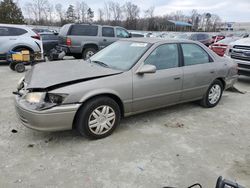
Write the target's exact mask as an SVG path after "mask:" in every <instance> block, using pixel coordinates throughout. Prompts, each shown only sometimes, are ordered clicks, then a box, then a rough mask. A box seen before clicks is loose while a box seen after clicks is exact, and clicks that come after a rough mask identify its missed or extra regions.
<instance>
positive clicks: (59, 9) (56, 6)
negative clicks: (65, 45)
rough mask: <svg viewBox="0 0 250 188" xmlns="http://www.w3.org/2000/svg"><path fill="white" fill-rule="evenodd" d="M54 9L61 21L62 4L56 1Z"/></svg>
mask: <svg viewBox="0 0 250 188" xmlns="http://www.w3.org/2000/svg"><path fill="white" fill-rule="evenodd" d="M55 10H56V13H57V15H58V17H59V19H60V22H61V23H62V21H63V9H62V4H60V3H58V4H56V5H55Z"/></svg>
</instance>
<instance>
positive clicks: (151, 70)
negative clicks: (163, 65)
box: [137, 65, 156, 74]
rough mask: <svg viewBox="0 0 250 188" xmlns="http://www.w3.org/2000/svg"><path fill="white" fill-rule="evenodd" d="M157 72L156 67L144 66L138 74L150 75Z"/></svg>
mask: <svg viewBox="0 0 250 188" xmlns="http://www.w3.org/2000/svg"><path fill="white" fill-rule="evenodd" d="M155 72H156V67H155V66H154V65H143V66H142V67H141V68H140V70H139V71H138V72H137V73H138V74H149V73H155Z"/></svg>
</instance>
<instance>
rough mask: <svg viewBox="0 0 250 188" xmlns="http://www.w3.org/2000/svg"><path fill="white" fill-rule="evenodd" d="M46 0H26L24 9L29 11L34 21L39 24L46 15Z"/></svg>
mask: <svg viewBox="0 0 250 188" xmlns="http://www.w3.org/2000/svg"><path fill="white" fill-rule="evenodd" d="M48 5H49V2H48V0H33V1H32V3H31V2H28V3H27V4H26V7H27V8H26V11H29V14H33V15H32V16H33V17H34V18H35V20H36V22H38V23H39V24H41V23H42V22H43V20H45V19H47V17H46V12H47V10H46V8H47V7H48Z"/></svg>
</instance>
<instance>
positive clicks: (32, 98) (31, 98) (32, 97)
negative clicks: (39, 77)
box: [25, 92, 45, 104]
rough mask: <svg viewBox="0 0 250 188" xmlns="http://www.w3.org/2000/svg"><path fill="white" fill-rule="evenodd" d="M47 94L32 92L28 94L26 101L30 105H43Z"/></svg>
mask: <svg viewBox="0 0 250 188" xmlns="http://www.w3.org/2000/svg"><path fill="white" fill-rule="evenodd" d="M44 98H45V93H44V92H31V93H27V95H26V96H25V100H26V101H27V102H29V103H32V104H33V103H41V102H43V101H44Z"/></svg>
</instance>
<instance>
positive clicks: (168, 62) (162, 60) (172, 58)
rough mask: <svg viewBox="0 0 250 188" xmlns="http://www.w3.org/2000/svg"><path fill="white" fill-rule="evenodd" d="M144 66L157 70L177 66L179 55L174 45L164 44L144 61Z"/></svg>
mask: <svg viewBox="0 0 250 188" xmlns="http://www.w3.org/2000/svg"><path fill="white" fill-rule="evenodd" d="M145 64H150V65H154V66H156V69H157V70H162V69H170V68H175V67H178V66H179V55H178V48H177V45H176V44H164V45H161V46H159V47H157V48H156V49H155V50H154V51H153V52H152V53H151V54H150V55H149V56H148V58H147V59H146V61H145Z"/></svg>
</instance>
